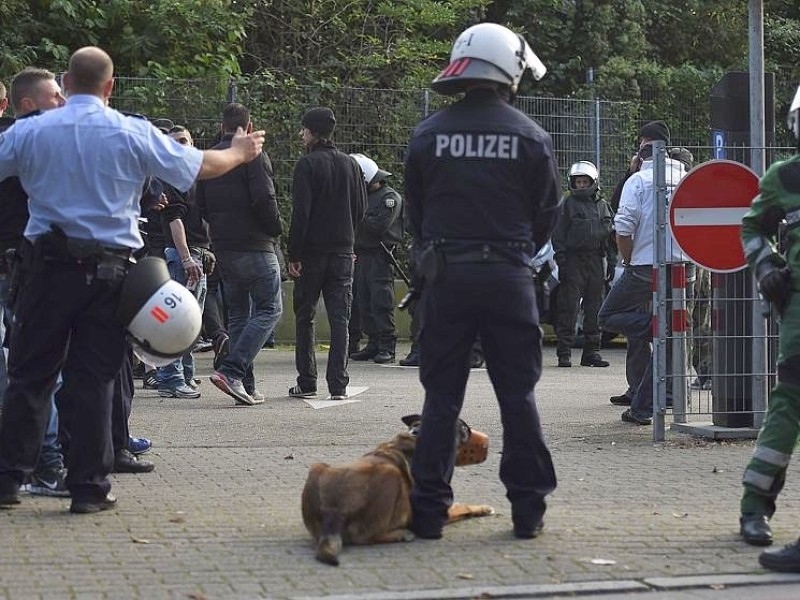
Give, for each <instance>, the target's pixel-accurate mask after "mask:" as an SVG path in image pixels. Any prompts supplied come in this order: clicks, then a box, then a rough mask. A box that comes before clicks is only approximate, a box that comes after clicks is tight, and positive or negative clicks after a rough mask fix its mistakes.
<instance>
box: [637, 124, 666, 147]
mask: <svg viewBox="0 0 800 600" xmlns="http://www.w3.org/2000/svg"><path fill="white" fill-rule="evenodd" d="M639 137H640V138H650V139H651V140H662V141H663V142H664V143H665V144H667V145H669V127H667V124H666V123H664V121H650V122H649V123H648V124H647V125H645V126H644V127H642V128H641V129H640V130H639Z"/></svg>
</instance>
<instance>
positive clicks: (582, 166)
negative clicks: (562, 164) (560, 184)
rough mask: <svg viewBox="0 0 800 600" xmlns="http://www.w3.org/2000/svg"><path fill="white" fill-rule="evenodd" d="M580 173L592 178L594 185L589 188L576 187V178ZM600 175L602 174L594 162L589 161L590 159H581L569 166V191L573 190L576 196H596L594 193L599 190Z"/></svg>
mask: <svg viewBox="0 0 800 600" xmlns="http://www.w3.org/2000/svg"><path fill="white" fill-rule="evenodd" d="M579 175H583V176H585V177H588V178H589V179H591V180H592V185H590V186H589V187H588V188H578V187H575V178H576V177H578V176H579ZM599 176H600V174H599V173H598V171H597V167H595V166H594V163H592V162H589V161H588V160H579V161H578V162H576V163H575V164H574V165H572V166H571V167H570V168H569V175H568V176H567V179H568V186H569V191H570V192H572V194H573V195H574V196H578V197H581V198H589V197H591V196H594V194H595V193H596V192H597V186H598V184H597V179H598V177H599Z"/></svg>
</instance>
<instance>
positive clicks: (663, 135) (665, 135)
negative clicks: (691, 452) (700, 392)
mask: <svg viewBox="0 0 800 600" xmlns="http://www.w3.org/2000/svg"><path fill="white" fill-rule="evenodd" d="M655 140H661V141H663V142H664V143H665V144H666V145H667V146H669V143H670V133H669V127H668V126H667V124H666V123H665V122H664V121H650V122H649V123H645V124H644V125H643V126H642V128H641V129H639V146H638V148H641V147H642V146H643V145H644V144H647V142H653V141H655ZM646 148H649V146H646ZM641 166H642V156H641V155H640V153H639V152H637V153H636V155H635V156H634V157H633V158H632V159H631V162H630V165H628V170H627V171H626V173H625V175H624V176H623V177H622V179H620V180H619V182H618V183H617V186H616V187H615V188H614V193H613V194H612V195H611V200H609V204H611V208H612V209H613V210H614V213H616V212H618V211H619V200H620V196H621V195H622V188H623V187H625V182H626V181H628V179H629V178H630V176H631V175H633V174H634V173H636V172H637V171H639V168H640V167H641ZM626 362H627V361H626ZM631 371H632V369H631V368H630V366H629V365H627V364H626V379H627V380H628V388H627V389H626V390H625V392H624V393H622V394H620V395H619V396H611V398H610V400H611V404H614V405H617V406H630V405H631V400H632V398H633V396H634V394H635V393H636V388H637V387H638V384H639V381H638V377H637V376H636V375H635V374H634V373H632V372H631Z"/></svg>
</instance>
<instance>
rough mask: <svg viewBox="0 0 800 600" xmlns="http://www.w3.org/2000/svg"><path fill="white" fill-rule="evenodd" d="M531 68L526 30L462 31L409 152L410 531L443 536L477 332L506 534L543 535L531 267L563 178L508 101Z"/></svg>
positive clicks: (532, 127) (538, 350) (545, 457)
mask: <svg viewBox="0 0 800 600" xmlns="http://www.w3.org/2000/svg"><path fill="white" fill-rule="evenodd" d="M528 68H530V70H531V71H532V72H533V75H534V77H535V78H536V79H540V78H541V77H542V76H543V75H544V73H545V70H546V69H545V67H544V65H543V64H542V63H541V61H540V60H539V59H538V57H537V56H536V55H535V54H534V53H533V51H532V50H531V49H530V47H529V46H528V44H527V43H526V42H525V40H524V39H523V38H522V36H519V35H517V34H515V33H513V32H511V31H510V30H508V29H506V28H505V27H502V26H500V25H497V24H494V23H481V24H479V25H475V26H473V27H470V28H469V29H467V30H466V31H464V32H463V33H462V34H461V35H460V36H459V37H458V38H457V39H456V41H455V44H454V46H453V50H452V53H451V56H450V64H449V65H448V66H447V67H446V68H445V69H444V70H443V71H442V72H441V73H440V74H439V75H438V76H437V77H436V79H434V81H433V84H432V87H433V89H434V90H435V91H437V92H439V93H442V94H446V95H452V94H457V93H460V92H466V95H465V96H464V98H463V99H462V100H460V101H459V102H456V103H454V104H452V105H451V106H449V107H447V108H445V109H444V110H441V111H439V112H437V113H435V114H433V115H432V116H430V117H429V118H427V119H426V120H425V121H423V122H422V123H420V124H419V125H418V126H417V129H416V130H415V131H414V134H413V137H412V138H411V142H410V144H409V148H408V155H407V160H406V166H405V194H406V206H407V209H408V216H409V218H410V220H411V228H412V233H413V236H414V241H415V244H416V246H417V248H418V251H417V252H418V257H417V260H418V264H417V266H418V268H419V271H420V273H421V274H422V275H423V277H424V279H425V284H424V288H423V291H422V298H421V307H422V312H423V315H424V319H423V323H422V329H421V332H420V340H419V341H420V347H421V356H422V362H421V366H420V381H421V382H422V385H423V386H424V388H425V404H424V407H423V412H422V424H421V427H420V437H419V440H418V442H417V447H416V451H415V453H414V459H413V462H412V475H413V480H414V487H413V489H412V494H411V503H412V513H413V515H414V516H413V521H412V531H413V532H414V533H415V534H416V535H417V536H418V537H423V538H432V539H436V538H439V537H441V535H442V526H443V525H444V524H445V523H446V521H447V512H448V508H449V507H450V505H451V504H452V502H453V491H452V488H451V487H450V479H451V477H452V473H453V464H454V460H455V445H456V444H455V440H456V423H457V419H458V416H459V413H460V411H461V408H462V405H463V402H464V391H465V388H466V384H467V378H468V376H469V366H470V365H469V362H470V350H471V348H472V344H473V342H474V340H475V337H476V334H479V335H480V339H481V342H482V345H483V352H484V355H485V358H486V367H487V369H488V372H489V377H490V378H491V381H492V384H493V385H494V390H495V393H496V395H497V400H498V403H499V405H500V413H501V418H502V423H503V448H502V459H501V461H500V479H501V480H502V482H503V483H504V484H505V487H506V491H507V493H506V496H507V498H508V499H509V501H510V502H511V515H512V520H513V526H514V535H515V536H516V537H518V538H523V539H527V538H533V537H536V535H538V534H539V532H540V531H541V528H542V526H543V521H542V518H543V516H544V512H545V497H546V496H547V495H548V494H550V493H551V492H552V491H553V490H554V489H555V487H556V475H555V470H554V468H553V462H552V460H551V457H550V452H549V450H548V449H547V445H546V444H545V441H544V438H543V436H542V431H541V425H540V421H539V415H538V412H537V410H536V404H535V401H534V386H535V384H536V382H537V381H538V380H539V377H540V374H541V368H542V347H541V344H542V339H541V330H540V328H539V317H538V311H537V307H536V300H535V293H534V287H533V279H532V276H531V270H530V264H531V261H532V259H533V256H534V254H535V252H536V248H537V247H538V246H540V245H542V244H544V243H545V242H546V240H547V239H548V238H549V236H550V233H551V232H552V230H553V228H554V226H555V221H556V217H557V210H558V206H559V196H560V193H559V187H560V184H559V176H558V172H557V168H556V162H555V158H554V153H553V148H552V143H551V140H550V136H549V135H548V134H547V133H546V132H545V131H544V130H543V129H542V128H541V127H540V126H539V125H538V124H537V123H535V122H534V121H533V120H531V119H530V118H528V117H527V116H526V115H525V114H523V113H522V112H520V111H518V110H516V109H515V108H513V107H512V106H511V105H510V104H509V101H510V100H512V99H513V97H514V95H515V94H516V91H517V86H518V84H519V82H520V80H521V79H522V76H523V74H524V72H525V70H526V69H528Z"/></svg>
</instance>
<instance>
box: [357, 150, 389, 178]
mask: <svg viewBox="0 0 800 600" xmlns="http://www.w3.org/2000/svg"><path fill="white" fill-rule="evenodd" d="M350 156H352V157H353V158H354V159H355V160H356V162H357V163H358V166H359V167H361V173H362V174H363V175H364V181H365V182H366V183H367V185H369V184H370V183H375V182H376V181H383V180H384V179H386V178H387V177H389V176H390V175H391V173H389V171H384V170H383V169H381V168H380V167H379V166H378V164H377V163H376V162H375V161H374V160H372V159H371V158H370V157H369V156H364V155H363V154H361V153H357V154H351V155H350Z"/></svg>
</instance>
